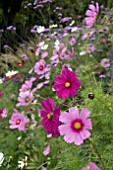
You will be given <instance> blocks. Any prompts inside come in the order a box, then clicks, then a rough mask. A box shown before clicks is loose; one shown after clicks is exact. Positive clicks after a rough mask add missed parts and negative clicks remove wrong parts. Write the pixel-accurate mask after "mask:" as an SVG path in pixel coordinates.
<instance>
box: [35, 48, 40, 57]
mask: <svg viewBox="0 0 113 170" xmlns="http://www.w3.org/2000/svg"><path fill="white" fill-rule="evenodd" d="M39 54H40V48H37V49H36V51H35V56H36V57H37V56H39Z"/></svg>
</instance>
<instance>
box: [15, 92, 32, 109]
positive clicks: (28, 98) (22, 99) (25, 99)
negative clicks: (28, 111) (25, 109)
mask: <svg viewBox="0 0 113 170" xmlns="http://www.w3.org/2000/svg"><path fill="white" fill-rule="evenodd" d="M33 100H34V96H33V93H32V92H29V91H26V92H20V94H19V97H18V103H17V104H16V106H17V107H18V106H28V105H29V104H30V103H31V102H32V101H33Z"/></svg>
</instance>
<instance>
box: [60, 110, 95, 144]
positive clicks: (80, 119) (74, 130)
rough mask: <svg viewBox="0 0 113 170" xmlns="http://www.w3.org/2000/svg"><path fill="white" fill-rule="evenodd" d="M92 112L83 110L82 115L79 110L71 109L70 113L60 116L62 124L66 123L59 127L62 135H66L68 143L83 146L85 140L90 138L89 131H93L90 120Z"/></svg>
mask: <svg viewBox="0 0 113 170" xmlns="http://www.w3.org/2000/svg"><path fill="white" fill-rule="evenodd" d="M89 115H90V112H89V111H88V110H87V109H85V108H84V109H82V110H81V112H80V114H79V111H78V108H75V107H71V108H70V109H69V112H63V113H62V114H61V115H60V118H59V120H60V122H62V123H64V124H62V125H60V126H59V132H60V135H64V140H65V141H66V142H67V143H72V142H74V143H75V144H76V145H81V144H82V143H83V142H84V140H85V139H87V138H89V137H90V135H91V134H90V132H89V131H88V129H92V121H91V119H89Z"/></svg>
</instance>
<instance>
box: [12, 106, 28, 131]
mask: <svg viewBox="0 0 113 170" xmlns="http://www.w3.org/2000/svg"><path fill="white" fill-rule="evenodd" d="M29 121H30V120H29V119H28V118H26V117H24V116H23V115H22V114H21V113H19V112H18V111H17V110H16V109H14V113H13V114H12V116H11V119H10V120H9V123H10V129H16V128H17V129H18V130H20V131H24V130H25V129H26V125H27V124H28V123H29Z"/></svg>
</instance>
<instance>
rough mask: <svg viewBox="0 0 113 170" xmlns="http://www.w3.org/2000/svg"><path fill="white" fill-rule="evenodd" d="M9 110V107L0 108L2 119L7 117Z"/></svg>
mask: <svg viewBox="0 0 113 170" xmlns="http://www.w3.org/2000/svg"><path fill="white" fill-rule="evenodd" d="M7 115H8V110H7V109H0V119H2V118H4V117H7Z"/></svg>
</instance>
